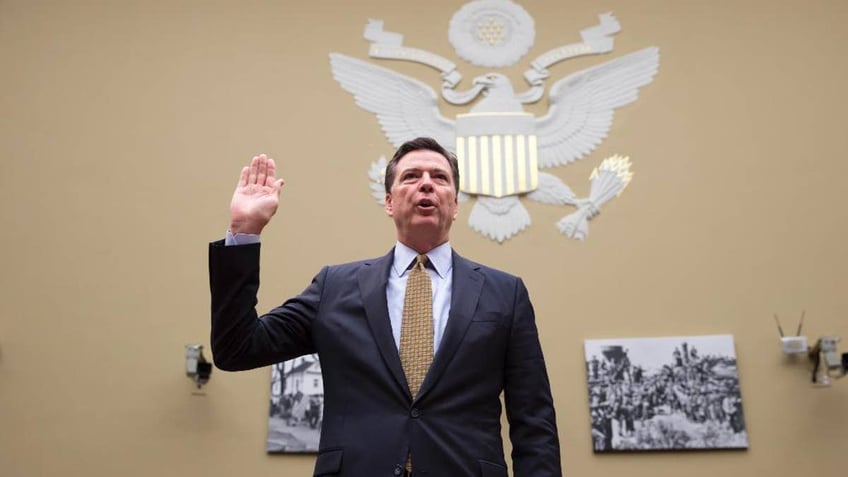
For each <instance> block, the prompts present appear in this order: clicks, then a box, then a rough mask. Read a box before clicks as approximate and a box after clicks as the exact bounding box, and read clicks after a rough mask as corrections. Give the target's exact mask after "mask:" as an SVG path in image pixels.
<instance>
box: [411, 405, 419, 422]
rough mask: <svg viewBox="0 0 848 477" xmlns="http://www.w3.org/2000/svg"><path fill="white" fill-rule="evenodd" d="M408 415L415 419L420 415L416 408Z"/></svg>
mask: <svg viewBox="0 0 848 477" xmlns="http://www.w3.org/2000/svg"><path fill="white" fill-rule="evenodd" d="M409 415H410V416H412V417H413V418H416V419H417V418H418V416H420V415H421V411H419V410H418V408H417V407H413V408H412V411H410V412H409Z"/></svg>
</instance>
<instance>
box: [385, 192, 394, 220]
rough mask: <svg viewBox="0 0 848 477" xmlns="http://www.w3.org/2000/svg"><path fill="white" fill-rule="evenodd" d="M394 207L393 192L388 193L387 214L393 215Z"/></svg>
mask: <svg viewBox="0 0 848 477" xmlns="http://www.w3.org/2000/svg"><path fill="white" fill-rule="evenodd" d="M392 214H394V207H393V206H392V194H386V215H388V216H389V217H392Z"/></svg>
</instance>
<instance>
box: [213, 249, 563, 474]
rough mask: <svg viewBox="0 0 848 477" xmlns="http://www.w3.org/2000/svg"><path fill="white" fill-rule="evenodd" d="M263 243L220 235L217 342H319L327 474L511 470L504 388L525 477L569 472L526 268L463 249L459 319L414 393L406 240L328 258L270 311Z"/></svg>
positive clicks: (243, 359) (223, 351)
mask: <svg viewBox="0 0 848 477" xmlns="http://www.w3.org/2000/svg"><path fill="white" fill-rule="evenodd" d="M259 251H260V245H259V244H255V245H241V246H233V247H226V246H224V245H223V242H215V243H212V244H211V245H210V248H209V268H210V286H211V292H212V352H213V356H214V361H215V364H216V366H217V367H219V368H220V369H223V370H228V371H236V370H244V369H251V368H256V367H260V366H268V365H271V364H273V363H278V362H281V361H285V360H288V359H291V358H294V357H297V356H300V355H303V354H307V353H318V355H319V358H320V360H321V369H322V373H323V378H324V420H323V423H322V427H321V443H320V448H319V451H318V458H317V461H316V465H315V474H314V475H316V476H323V475H328V476H330V475H332V476H345V477H375V476H376V477H379V476H386V477H392V476H395V475H400V474H402V473H403V465H404V463H405V462H406V459H407V455H408V453H411V455H412V462H413V467H414V468H413V472H414V474H415V476H416V477H419V476H432V477H465V476H468V477H471V476H475V477H476V476H485V477H492V476H496V477H506V476H507V469H506V464H505V460H504V453H503V442H502V441H501V426H500V422H501V419H500V416H501V401H500V394H501V392H502V391H503V392H504V400H505V403H506V411H507V418H508V420H509V435H510V441H511V442H512V446H513V453H512V460H513V471H514V475H515V477H548V476H561V475H562V471H561V467H560V449H559V440H558V436H557V428H556V418H555V415H554V407H553V400H552V397H551V391H550V384H549V382H548V376H547V371H546V369H545V362H544V359H543V357H542V350H541V347H540V345H539V339H538V334H537V331H536V324H535V318H534V313H533V308H532V305H531V304H530V299H529V297H528V294H527V289H526V288H525V286H524V283H523V282H522V281H521V279H519V278H517V277H514V276H512V275H508V274H506V273H504V272H500V271H497V270H494V269H491V268H488V267H485V266H482V265H479V264H476V263H474V262H471V261H469V260H466V259H464V258H462V257H460V256H459V255H458V254H456V252H454V253H453V290H452V298H451V308H450V314H449V318H448V323H447V328H446V329H445V333H444V337H443V338H442V342H441V344H440V347H439V350H438V352H437V353H436V355H435V357H434V359H433V364H432V365H431V368H430V370H429V372H428V373H427V376H426V377H425V379H424V382H423V384H422V386H421V390H420V392H419V394H418V396H416V397H415V398H414V399H413V397H412V396H410V393H409V388H408V386H407V383H406V378H405V377H404V373H403V369H402V367H401V362H400V357H399V354H398V350H397V347H396V345H395V342H394V339H393V337H392V330H391V324H390V321H389V312H388V307H387V304H386V284H387V281H388V276H389V269H390V267H391V264H392V260H393V252H389V253H388V254H387V255H385V256H383V257H380V258H376V259H373V260H364V261H360V262H355V263H349V264H344V265H336V266H329V267H324V268H323V269H322V270H321V271H320V272H319V273H318V275H317V276H316V277H315V278H314V279H313V280H312V283H311V284H310V285H309V286H308V287H307V288H306V290H304V291H303V292H302V293H301V294H300V295H298V296H296V297H294V298H292V299H289V300H287V301H286V302H285V303H283V304H282V305H281V306H279V307H277V308H274V309H273V310H271V311H270V312H269V313H267V314H265V315H263V316H261V317H259V319H257V314H256V311H255V307H256V303H257V300H256V293H257V290H258V288H259Z"/></svg>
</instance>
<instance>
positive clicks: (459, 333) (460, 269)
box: [418, 252, 483, 397]
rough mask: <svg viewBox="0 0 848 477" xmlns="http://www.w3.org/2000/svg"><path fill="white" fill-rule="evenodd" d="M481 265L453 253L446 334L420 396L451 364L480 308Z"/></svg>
mask: <svg viewBox="0 0 848 477" xmlns="http://www.w3.org/2000/svg"><path fill="white" fill-rule="evenodd" d="M478 268H479V267H478V266H477V265H475V264H473V263H471V262H469V261H468V260H466V259H464V258H462V257H460V256H459V254H457V253H456V252H453V287H452V288H453V290H452V291H451V307H450V314H449V315H448V323H447V326H446V327H445V334H444V335H443V336H442V342H441V344H439V351H438V352H437V353H436V356H434V357H433V364H431V365H430V370H429V371H428V372H427V376H426V377H425V378H424V382H423V383H421V390H420V391H419V393H418V396H419V397H420V396H423V395H424V394H426V393H427V391H429V389H430V388H431V387H432V386H433V384H434V383H436V382H438V380H439V377H440V376H441V375H442V373H444V371H445V368H447V365H448V363H449V362H450V360H451V358H452V357H453V355H454V353H456V350H457V349H458V348H459V345H460V343H462V339H463V338H464V337H465V332H466V331H467V330H468V326H469V325H470V324H471V317H472V316H474V310H476V309H477V301H478V300H479V299H480V292H481V290H482V289H483V276H482V275H481V274H480V273H479V272H477V269H478Z"/></svg>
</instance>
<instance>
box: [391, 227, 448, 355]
mask: <svg viewBox="0 0 848 477" xmlns="http://www.w3.org/2000/svg"><path fill="white" fill-rule="evenodd" d="M417 256H418V252H416V251H415V250H412V249H411V248H409V247H407V246H406V245H404V244H402V243H400V242H398V243H397V244H396V245H395V257H394V262H393V263H392V268H391V269H390V270H389V283H388V285H387V286H386V301H387V303H388V304H389V320H390V321H391V323H392V336H394V338H395V346H397V347H398V349H400V327H401V322H402V321H403V299H404V298H405V296H406V279H407V278H408V277H409V271H410V268H411V267H410V265H412V262H414V261H415V257H417ZM427 258H428V259H429V260H430V264H428V265H427V273H428V274H429V275H430V280H432V282H433V352H434V353H435V352H436V351H438V350H439V343H441V342H442V336H443V335H444V334H445V326H447V324H448V314H449V313H450V303H451V285H452V284H453V252H452V250H451V247H450V242H445V243H443V244H441V245H439V246H438V247H436V248H434V249H433V250H430V251H429V252H427Z"/></svg>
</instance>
